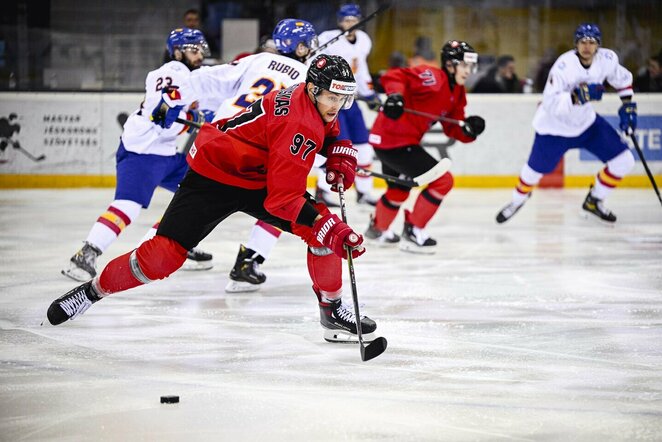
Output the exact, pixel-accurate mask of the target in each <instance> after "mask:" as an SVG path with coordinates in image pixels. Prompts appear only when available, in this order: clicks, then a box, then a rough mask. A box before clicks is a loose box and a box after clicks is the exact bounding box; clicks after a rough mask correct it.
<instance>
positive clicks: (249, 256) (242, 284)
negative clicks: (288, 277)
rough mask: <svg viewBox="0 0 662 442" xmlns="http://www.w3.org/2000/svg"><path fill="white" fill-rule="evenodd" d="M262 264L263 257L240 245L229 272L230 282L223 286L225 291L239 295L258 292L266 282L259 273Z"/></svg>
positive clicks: (262, 274) (263, 275)
mask: <svg viewBox="0 0 662 442" xmlns="http://www.w3.org/2000/svg"><path fill="white" fill-rule="evenodd" d="M263 262H264V257H262V256H261V255H260V254H259V253H257V252H256V251H255V250H252V249H248V248H246V247H245V246H244V245H243V244H241V245H240V246H239V253H238V254H237V260H236V262H235V263H234V267H233V268H232V270H230V281H228V284H227V285H226V286H225V291H226V292H228V293H240V292H254V291H257V290H259V289H260V284H263V283H264V281H266V280H267V277H266V276H265V274H264V273H262V272H261V271H260V264H262V263H263Z"/></svg>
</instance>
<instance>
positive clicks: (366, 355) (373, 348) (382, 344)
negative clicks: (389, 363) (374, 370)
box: [361, 337, 388, 362]
mask: <svg viewBox="0 0 662 442" xmlns="http://www.w3.org/2000/svg"><path fill="white" fill-rule="evenodd" d="M387 345H388V342H386V338H382V337H379V338H377V339H375V340H374V341H372V342H371V343H370V344H368V345H366V346H365V347H364V346H363V345H362V346H361V360H362V361H364V362H365V361H369V360H370V359H374V358H376V357H377V356H379V355H380V354H382V353H384V351H386V347H387Z"/></svg>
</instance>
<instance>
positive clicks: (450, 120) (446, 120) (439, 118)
mask: <svg viewBox="0 0 662 442" xmlns="http://www.w3.org/2000/svg"><path fill="white" fill-rule="evenodd" d="M405 112H408V113H410V114H412V115H418V116H419V117H425V118H429V119H431V120H434V121H441V122H444V123H453V124H457V125H458V126H460V127H464V121H462V120H456V119H454V118H446V117H442V116H440V115H435V114H430V113H427V112H421V111H417V110H414V109H408V108H405Z"/></svg>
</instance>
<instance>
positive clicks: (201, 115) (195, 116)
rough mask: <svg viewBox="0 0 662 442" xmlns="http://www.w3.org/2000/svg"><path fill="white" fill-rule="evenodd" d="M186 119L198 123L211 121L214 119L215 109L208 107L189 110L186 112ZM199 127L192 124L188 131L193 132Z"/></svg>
mask: <svg viewBox="0 0 662 442" xmlns="http://www.w3.org/2000/svg"><path fill="white" fill-rule="evenodd" d="M186 119H187V120H188V121H191V122H193V123H197V124H204V123H205V122H207V123H211V122H212V120H213V119H214V111H210V110H208V109H202V110H198V109H195V110H189V111H188V112H186ZM196 129H197V127H196V126H194V125H191V126H189V127H188V130H187V131H186V132H188V133H192V132H194V131H195V130H196Z"/></svg>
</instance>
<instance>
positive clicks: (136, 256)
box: [95, 235, 186, 296]
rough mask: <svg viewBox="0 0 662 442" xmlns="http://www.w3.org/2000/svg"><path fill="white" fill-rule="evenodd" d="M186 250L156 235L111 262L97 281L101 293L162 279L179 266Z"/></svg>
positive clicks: (96, 284) (105, 294) (126, 288)
mask: <svg viewBox="0 0 662 442" xmlns="http://www.w3.org/2000/svg"><path fill="white" fill-rule="evenodd" d="M185 260H186V249H184V247H182V246H181V245H180V244H179V243H178V242H176V241H174V240H172V239H170V238H166V237H165V236H161V235H156V236H155V237H154V238H153V239H150V240H149V241H147V242H145V243H143V244H141V245H140V247H138V248H137V249H135V250H133V251H131V252H129V253H125V254H124V255H122V256H119V257H117V258H115V259H113V260H112V261H110V262H109V263H108V265H107V266H106V267H105V268H104V269H103V271H102V272H101V274H100V275H99V276H98V277H97V278H96V280H95V289H96V290H97V292H98V293H99V295H100V296H107V295H110V294H111V293H117V292H121V291H124V290H128V289H130V288H133V287H137V286H139V285H143V284H148V283H150V282H152V281H156V280H158V279H163V278H166V277H168V276H169V275H170V274H172V273H173V272H174V271H175V270H177V269H178V268H180V267H181V266H182V264H184V261H185Z"/></svg>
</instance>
